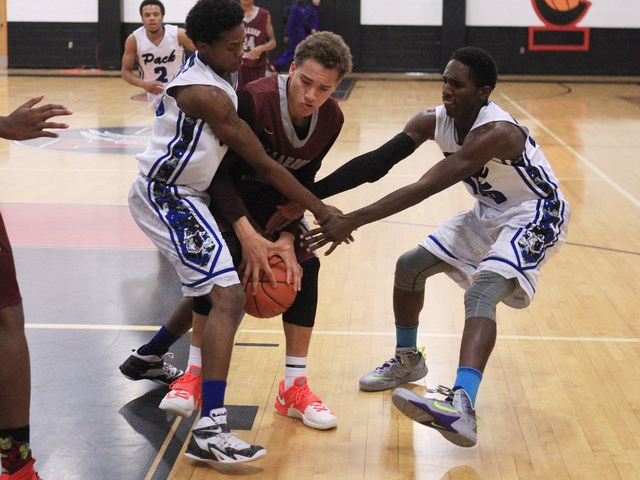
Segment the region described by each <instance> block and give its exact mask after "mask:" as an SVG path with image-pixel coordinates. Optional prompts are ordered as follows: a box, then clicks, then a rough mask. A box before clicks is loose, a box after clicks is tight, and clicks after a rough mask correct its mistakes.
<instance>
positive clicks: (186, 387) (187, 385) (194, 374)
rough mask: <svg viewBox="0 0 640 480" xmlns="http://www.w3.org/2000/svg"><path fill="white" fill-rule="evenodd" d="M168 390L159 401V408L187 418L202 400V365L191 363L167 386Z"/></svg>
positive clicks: (198, 406)
mask: <svg viewBox="0 0 640 480" xmlns="http://www.w3.org/2000/svg"><path fill="white" fill-rule="evenodd" d="M169 388H170V390H169V393H167V394H166V395H165V396H164V398H163V399H162V401H161V402H160V409H161V410H164V411H165V412H169V413H175V414H176V415H180V416H181V417H184V418H189V417H190V416H191V414H192V413H193V411H194V410H197V409H198V408H200V401H201V400H202V367H196V366H195V365H191V366H190V367H189V368H188V369H187V372H186V373H185V374H184V375H183V376H182V377H180V378H179V379H177V380H176V381H175V382H173V383H172V384H171V385H170V386H169Z"/></svg>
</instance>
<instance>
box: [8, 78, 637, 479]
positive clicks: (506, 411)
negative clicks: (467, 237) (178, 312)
mask: <svg viewBox="0 0 640 480" xmlns="http://www.w3.org/2000/svg"><path fill="white" fill-rule="evenodd" d="M356 78H357V81H356V84H355V87H354V88H353V90H352V91H351V93H350V96H349V98H348V99H347V100H346V101H343V102H342V103H341V105H342V109H343V111H344V114H345V118H346V123H345V126H344V129H343V131H342V134H341V135H340V138H339V139H338V141H337V142H336V144H335V146H334V148H333V150H332V151H331V153H330V155H329V156H328V158H327V159H326V160H325V164H324V165H323V168H322V170H321V171H320V176H324V175H326V174H327V173H330V172H331V171H332V170H333V169H334V168H335V167H337V166H339V165H340V164H342V163H343V162H345V161H346V160H348V159H350V158H352V157H354V156H356V155H358V154H360V153H364V152H367V151H369V150H371V149H374V148H376V147H377V146H379V145H380V144H382V143H383V142H384V141H386V140H387V139H390V138H391V137H392V136H393V135H395V134H396V133H397V132H399V131H400V130H401V129H402V127H403V126H404V124H405V123H406V121H407V120H408V119H409V118H410V117H411V116H412V115H413V114H415V113H417V112H418V111H419V110H421V109H422V108H425V107H427V106H435V105H437V104H438V103H439V101H440V83H439V81H438V80H437V79H436V78H433V77H428V76H425V77H406V76H388V77H378V76H374V75H359V76H356ZM40 93H44V94H45V95H46V97H45V101H49V102H55V103H64V104H65V105H67V106H69V107H70V108H72V109H73V110H74V115H73V116H72V117H70V118H69V123H70V124H71V128H72V129H74V130H77V131H78V132H79V134H78V135H75V134H74V135H75V136H73V135H72V136H71V137H69V138H67V139H66V140H64V139H61V141H60V142H57V143H56V144H52V145H42V144H38V145H33V144H31V145H28V144H17V143H14V142H7V141H2V142H0V178H2V185H3V187H2V188H1V189H0V204H1V205H0V209H2V212H3V216H4V217H5V221H6V223H7V227H8V230H9V234H10V238H11V239H12V241H13V244H14V248H15V253H16V261H17V264H18V265H17V266H18V270H19V280H20V282H21V287H22V290H23V294H24V297H25V310H26V312H27V323H28V325H27V332H28V336H29V341H30V345H31V353H32V364H33V365H32V368H33V401H32V404H33V412H32V432H33V433H32V436H33V443H34V451H35V454H36V458H38V462H37V463H36V467H39V471H40V473H41V476H42V477H43V479H45V480H58V479H60V480H62V479H65V480H67V479H75V478H78V479H80V478H83V479H96V480H97V479H104V478H122V479H125V480H130V479H138V478H140V479H143V478H144V479H154V478H170V479H173V480H203V479H209V478H211V479H213V478H237V477H238V476H244V475H246V476H248V477H250V478H260V479H294V478H295V479H300V480H302V479H324V478H331V479H347V478H348V479H367V480H369V479H384V480H391V479H419V480H423V479H424V480H427V479H429V480H431V479H435V480H441V479H442V480H444V479H459V480H462V479H464V480H469V479H473V480H475V479H484V480H496V479H505V480H511V479H561V478H562V479H598V480H601V479H625V480H628V479H636V478H640V474H639V473H638V472H640V315H639V314H638V312H639V311H640V296H639V295H638V291H639V290H640V247H639V245H640V244H639V242H638V238H640V220H639V218H640V215H639V214H640V166H638V160H637V148H636V143H637V140H636V137H637V133H638V131H640V80H639V79H635V78H631V79H616V78H609V79H593V78H591V79H584V78H579V77H575V78H571V77H567V78H561V79H560V78H539V79H527V78H509V79H508V80H506V81H503V82H500V83H499V84H498V87H497V89H496V91H495V92H494V93H493V94H492V100H494V101H495V102H497V103H498V104H500V105H501V106H502V107H503V108H505V109H506V110H507V111H509V112H510V113H511V114H512V115H513V116H514V117H515V118H516V119H517V120H518V121H519V122H520V123H522V124H524V125H527V126H528V127H529V128H530V130H531V133H532V136H533V137H534V138H535V140H536V141H537V142H538V143H539V144H540V145H541V146H542V149H543V151H544V152H545V154H546V156H547V158H548V159H549V160H550V161H551V163H552V165H553V168H554V170H555V173H556V175H557V176H558V177H559V179H560V182H561V186H562V189H563V191H564V194H565V197H566V198H567V200H568V201H569V202H570V203H571V205H572V209H573V215H572V221H571V227H570V230H569V237H568V242H567V243H566V244H565V246H564V247H563V249H562V252H561V253H560V254H559V255H558V256H556V257H555V258H554V259H553V261H551V262H550V263H549V264H548V265H547V266H546V267H545V268H544V269H543V274H542V280H541V283H540V286H539V289H538V292H537V294H536V298H535V300H534V302H533V304H532V305H531V306H530V307H529V308H528V309H525V310H513V309H510V308H508V307H505V306H502V305H501V306H499V308H498V333H499V338H498V341H497V344H496V348H495V350H494V353H493V355H492V357H491V359H490V361H489V365H488V367H487V371H486V373H485V377H484V380H483V382H482V385H481V387H480V392H479V395H478V402H477V410H478V413H479V414H480V415H481V416H482V418H483V419H482V421H481V423H480V427H479V441H478V445H477V446H476V447H474V448H471V449H461V448H458V447H456V446H454V445H452V444H450V443H448V442H447V441H446V440H444V439H443V438H442V437H441V436H440V435H439V434H438V433H436V432H435V431H432V430H430V429H428V428H426V427H423V426H421V425H418V424H415V423H413V422H412V421H410V420H409V419H407V418H406V417H404V416H402V415H401V414H399V413H398V411H397V410H396V409H395V407H394V406H393V405H392V403H391V394H390V392H383V393H365V392H361V391H359V389H358V378H359V377H360V376H361V375H362V374H364V373H365V372H367V371H368V370H370V369H371V368H373V367H375V366H377V365H378V364H380V363H381V362H382V361H384V360H386V359H388V358H389V357H390V356H391V355H392V353H393V348H394V345H395V341H394V340H395V338H394V329H393V316H392V308H391V288H392V282H393V270H394V264H395V261H396V259H397V257H398V256H399V255H400V254H401V253H403V252H404V251H406V250H408V249H410V248H413V247H414V246H415V245H416V244H417V243H418V242H419V241H420V240H421V239H422V238H423V237H425V236H426V235H428V234H429V233H430V232H431V231H433V229H434V228H435V227H436V226H437V225H438V224H439V223H440V222H441V221H443V220H444V219H446V218H448V217H450V216H451V215H453V214H455V213H457V212H458V211H460V210H461V209H464V208H467V207H468V206H470V205H471V203H472V201H471V199H470V197H469V196H468V195H467V194H466V192H465V191H464V188H463V187H462V186H460V185H457V186H454V187H453V188H451V189H449V190H448V191H445V192H442V193H440V194H438V195H437V196H435V197H434V198H432V199H429V200H427V201H426V202H423V203H422V204H421V205H418V206H416V207H414V208H411V209H409V210H407V211H405V212H402V213H399V214H397V215H395V216H393V217H391V218H389V219H387V220H385V221H380V222H377V223H375V224H372V225H368V226H365V227H363V228H361V229H360V230H359V231H358V232H357V233H356V242H355V243H354V244H353V245H350V246H343V247H340V248H339V249H338V250H336V252H334V253H333V254H332V255H330V256H328V257H323V258H322V269H321V276H320V304H319V310H318V318H317V323H316V329H315V332H314V335H313V339H312V344H311V351H310V355H309V362H310V363H309V366H308V369H307V371H308V374H309V375H308V377H309V384H310V386H311V387H312V389H313V390H314V392H315V393H316V394H318V395H319V396H320V397H321V398H322V399H323V400H324V401H325V403H326V404H327V405H328V406H329V407H330V408H332V409H333V411H334V412H335V413H336V415H337V416H338V420H339V423H338V428H337V429H334V430H332V431H327V432H320V431H315V430H312V429H309V428H307V427H305V426H303V425H302V424H301V423H300V422H299V421H297V420H293V419H289V418H285V417H282V416H280V415H277V414H276V413H275V411H274V408H273V403H274V401H275V396H276V393H277V386H278V382H279V381H280V379H281V377H282V375H283V368H284V366H283V360H284V336H283V333H282V326H281V323H280V320H279V319H277V318H276V319H272V320H257V319H253V318H249V317H245V319H244V321H243V323H242V325H241V327H240V329H239V331H238V336H237V342H238V345H237V346H236V348H235V350H234V357H233V360H232V369H231V373H230V376H229V388H228V390H227V402H228V403H229V404H231V405H240V406H242V405H249V406H254V407H257V414H256V416H255V419H254V422H253V424H252V425H251V427H250V429H249V430H238V431H237V433H238V435H239V436H240V437H241V438H243V439H244V440H246V441H249V442H254V443H258V444H260V445H263V446H265V447H266V448H267V450H268V455H267V456H266V457H265V458H264V459H263V460H260V461H257V462H255V463H251V464H245V465H241V466H234V467H228V468H225V469H220V470H217V471H216V470H213V469H211V468H208V467H203V466H200V465H197V464H195V463H193V462H191V461H189V460H188V459H186V458H184V457H183V456H182V455H181V454H180V453H181V451H183V450H184V448H186V442H187V440H188V432H189V426H190V425H191V424H192V423H193V421H194V419H193V418H192V419H189V420H186V419H185V420H179V419H175V418H173V417H172V416H170V415H166V414H164V413H163V412H161V411H159V410H157V408H156V405H157V403H158V401H159V399H160V398H161V397H162V395H164V390H162V389H157V388H156V387H154V386H153V385H152V384H148V385H147V384H144V383H140V382H135V383H134V382H129V381H127V380H126V379H124V378H123V377H121V375H120V374H119V372H118V371H117V365H118V364H119V363H120V362H121V361H122V360H124V358H126V356H127V355H128V352H129V349H130V348H133V347H136V346H138V345H139V344H140V343H141V342H143V341H145V340H146V339H147V338H148V337H149V336H150V335H151V332H152V331H153V330H155V329H156V328H157V326H159V325H161V324H162V322H163V321H164V319H166V317H167V316H168V315H169V313H170V311H171V309H172V308H173V306H174V305H175V303H176V302H177V300H178V296H179V293H178V287H177V282H176V279H175V277H174V276H173V275H172V273H171V271H170V268H169V267H168V266H167V265H166V264H165V263H164V261H163V260H162V258H160V257H159V256H158V254H157V252H156V251H155V250H154V249H153V247H152V246H151V245H150V244H149V243H148V241H146V239H145V238H144V236H142V235H141V234H140V233H139V232H138V231H137V229H136V227H135V225H134V224H133V222H132V221H131V219H130V218H129V217H128V210H127V208H126V199H127V192H128V189H129V185H130V182H131V180H132V178H133V177H134V176H135V174H136V163H135V159H134V158H133V156H132V155H130V154H123V153H122V150H121V149H122V148H125V147H126V148H132V149H133V150H135V149H136V148H140V145H141V144H143V143H144V141H143V140H144V134H145V133H144V132H145V131H146V128H147V127H149V126H150V125H151V124H152V118H153V116H152V112H151V111H150V110H149V109H148V108H147V106H146V104H145V102H142V101H137V100H134V99H133V97H135V96H136V95H137V94H138V93H140V92H139V91H137V90H136V89H135V88H133V87H131V86H129V85H128V84H126V83H124V82H123V81H122V80H121V79H119V78H117V77H113V76H91V75H71V76H64V77H63V76H32V75H29V76H21V75H17V74H10V75H6V76H0V111H2V112H8V111H10V110H12V109H13V108H15V107H16V106H18V105H20V104H21V103H24V102H25V101H26V100H28V99H29V98H31V97H33V96H35V95H36V94H40ZM121 127H131V128H130V129H129V130H122V129H121ZM105 131H106V132H107V133H105ZM132 131H133V132H136V133H131V132H132ZM82 132H84V133H82ZM122 132H125V133H122ZM63 140H64V141H63ZM86 142H88V143H89V146H87V143H86ZM29 147H30V148H29ZM118 147H120V148H121V149H120V150H118ZM91 148H93V150H91ZM127 151H128V150H127ZM440 158H441V157H440V152H439V151H438V149H437V147H436V146H435V145H431V144H428V145H424V146H422V147H421V148H420V149H419V150H418V151H417V152H416V153H414V154H413V155H412V156H411V157H410V158H408V159H407V160H405V161H403V162H401V163H400V164H399V165H398V166H396V167H395V168H394V169H393V170H392V171H391V172H390V174H389V175H387V176H386V177H385V178H384V179H382V180H380V181H379V182H377V183H376V184H368V185H365V186H362V187H361V188H359V189H357V190H354V191H351V192H346V193H344V194H342V195H340V196H336V197H335V198H332V199H330V203H332V204H334V205H336V206H338V207H339V208H341V209H343V210H345V211H348V210H351V209H354V208H357V207H360V206H363V205H365V204H367V203H370V202H371V201H373V200H375V199H377V198H379V197H381V196H382V195H384V194H386V193H388V192H390V191H392V190H394V189H395V188H398V187H400V186H402V185H405V184H407V183H409V182H412V181H414V180H415V179H417V178H418V177H419V176H420V175H421V174H422V173H424V172H425V171H426V170H427V169H428V168H429V166H431V165H433V164H434V163H435V162H436V161H438V160H439V159H440ZM462 302H463V292H462V290H461V289H460V288H458V287H457V286H456V285H454V284H453V283H452V282H451V281H450V280H448V279H447V278H445V277H442V278H434V279H431V280H430V281H429V283H428V284H427V291H426V308H425V310H424V311H423V313H422V316H421V324H420V335H419V341H420V343H421V344H423V345H425V347H426V352H427V363H428V365H429V369H430V371H429V374H428V376H427V377H426V383H427V384H428V386H429V387H430V388H431V387H435V386H437V385H439V384H444V385H450V384H451V383H452V382H453V380H454V378H455V368H456V365H457V358H458V347H459V342H460V334H461V332H462V328H463V316H464V311H463V303H462ZM187 345H188V338H186V337H185V339H183V340H181V341H180V342H179V343H178V344H177V345H176V351H175V353H176V358H175V359H174V360H175V362H176V363H177V364H178V365H180V366H184V362H185V361H186V354H187ZM411 388H413V389H415V391H417V392H420V393H423V392H424V391H425V383H424V382H418V383H416V384H415V385H413V386H411ZM171 452H173V453H171ZM97 456H102V457H105V458H108V465H104V464H103V463H99V462H98V461H97V460H96V458H95V457H97Z"/></svg>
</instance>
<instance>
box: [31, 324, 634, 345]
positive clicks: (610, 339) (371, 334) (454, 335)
mask: <svg viewBox="0 0 640 480" xmlns="http://www.w3.org/2000/svg"><path fill="white" fill-rule="evenodd" d="M25 328H29V329H30V328H33V329H51V330H129V331H156V330H158V326H157V325H90V324H83V323H78V324H75V323H62V324H55V323H27V324H25ZM240 333H257V334H267V335H272V334H279V335H284V332H283V331H282V330H255V329H246V328H243V329H240ZM313 334H314V335H354V336H365V337H366V336H369V337H395V332H352V331H346V330H336V331H329V330H314V331H313ZM418 336H419V337H431V338H460V337H462V334H458V333H419V334H418ZM498 338H499V339H503V340H543V341H565V342H618V343H624V342H630V343H640V338H624V337H621V338H615V337H556V336H550V337H547V336H543V335H498Z"/></svg>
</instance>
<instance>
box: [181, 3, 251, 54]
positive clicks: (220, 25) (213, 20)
mask: <svg viewBox="0 0 640 480" xmlns="http://www.w3.org/2000/svg"><path fill="white" fill-rule="evenodd" d="M243 18H244V10H242V7H241V6H240V3H239V2H238V1H237V0H198V2H197V3H196V4H195V5H194V6H193V8H192V9H191V10H189V13H188V14H187V19H186V21H185V30H186V32H187V36H188V37H189V38H190V39H191V40H192V41H193V43H196V42H204V43H206V44H211V43H213V42H214V41H216V40H217V39H218V37H220V35H221V34H222V33H223V32H226V31H228V30H231V29H232V28H235V27H237V26H238V25H240V24H241V23H242V19H243Z"/></svg>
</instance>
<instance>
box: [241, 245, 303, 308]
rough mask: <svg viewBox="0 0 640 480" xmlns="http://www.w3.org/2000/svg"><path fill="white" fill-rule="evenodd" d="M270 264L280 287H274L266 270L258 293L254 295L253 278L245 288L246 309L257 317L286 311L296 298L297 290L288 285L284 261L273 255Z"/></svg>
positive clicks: (261, 277) (261, 278)
mask: <svg viewBox="0 0 640 480" xmlns="http://www.w3.org/2000/svg"><path fill="white" fill-rule="evenodd" d="M269 266H270V267H271V270H272V271H273V274H274V275H275V277H276V282H278V288H273V287H272V286H271V283H270V282H269V277H267V275H266V273H265V272H262V275H261V276H260V285H258V293H257V294H256V295H252V293H251V290H252V288H253V283H252V281H251V279H249V281H248V282H247V286H246V287H245V289H244V292H245V294H246V295H247V302H246V304H245V307H244V311H245V312H246V313H248V314H249V315H251V316H252V317H257V318H271V317H275V316H276V315H280V314H282V313H284V312H285V311H286V310H287V308H289V307H290V306H291V304H292V303H293V301H294V300H295V299H296V293H297V292H296V291H295V290H294V289H293V288H292V286H291V285H287V267H286V266H285V264H284V261H283V260H282V259H281V258H280V257H278V256H273V257H271V258H270V259H269Z"/></svg>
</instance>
